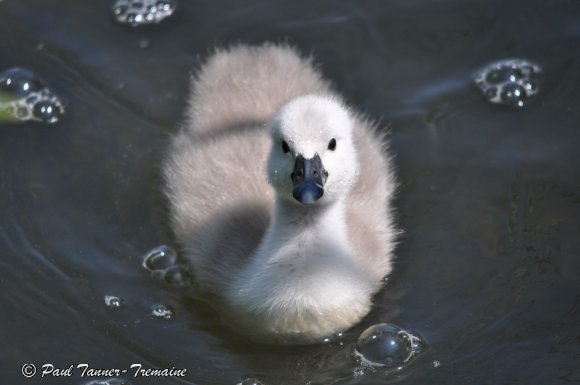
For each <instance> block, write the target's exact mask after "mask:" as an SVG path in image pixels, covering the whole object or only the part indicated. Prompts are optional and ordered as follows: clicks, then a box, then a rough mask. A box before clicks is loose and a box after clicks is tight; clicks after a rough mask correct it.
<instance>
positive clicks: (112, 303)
mask: <svg viewBox="0 0 580 385" xmlns="http://www.w3.org/2000/svg"><path fill="white" fill-rule="evenodd" d="M124 304H125V300H124V299H123V298H121V297H117V296H114V295H106V296H105V305H107V306H108V307H110V308H120V307H121V306H123V305H124Z"/></svg>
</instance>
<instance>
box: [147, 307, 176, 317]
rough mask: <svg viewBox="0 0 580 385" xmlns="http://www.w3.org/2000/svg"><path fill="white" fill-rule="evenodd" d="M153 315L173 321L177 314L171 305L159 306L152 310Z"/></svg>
mask: <svg viewBox="0 0 580 385" xmlns="http://www.w3.org/2000/svg"><path fill="white" fill-rule="evenodd" d="M151 315H153V316H154V317H157V318H163V319H172V318H173V317H174V316H175V312H174V311H173V309H172V308H171V306H169V305H164V304H157V305H154V306H153V307H152V308H151Z"/></svg>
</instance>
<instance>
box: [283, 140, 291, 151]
mask: <svg viewBox="0 0 580 385" xmlns="http://www.w3.org/2000/svg"><path fill="white" fill-rule="evenodd" d="M282 151H284V154H287V153H289V152H290V147H288V143H286V141H285V140H283V141H282Z"/></svg>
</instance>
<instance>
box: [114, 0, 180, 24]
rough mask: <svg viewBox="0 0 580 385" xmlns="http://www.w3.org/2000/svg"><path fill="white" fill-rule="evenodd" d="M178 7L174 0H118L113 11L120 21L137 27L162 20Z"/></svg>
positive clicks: (116, 18)
mask: <svg viewBox="0 0 580 385" xmlns="http://www.w3.org/2000/svg"><path fill="white" fill-rule="evenodd" d="M176 7H177V5H176V3H175V1H174V0H117V1H115V4H113V8H112V11H113V16H114V17H115V20H117V21H118V22H119V23H121V24H128V25H130V26H132V27H137V26H140V25H144V24H157V23H159V22H161V21H162V20H163V19H165V18H167V17H169V16H171V15H172V14H173V12H175V8H176Z"/></svg>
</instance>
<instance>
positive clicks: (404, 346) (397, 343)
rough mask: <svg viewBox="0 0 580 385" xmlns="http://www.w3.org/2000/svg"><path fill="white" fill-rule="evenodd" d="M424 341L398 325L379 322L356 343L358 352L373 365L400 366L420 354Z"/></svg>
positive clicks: (367, 330)
mask: <svg viewBox="0 0 580 385" xmlns="http://www.w3.org/2000/svg"><path fill="white" fill-rule="evenodd" d="M424 346H425V343H424V341H423V340H422V339H421V338H420V337H418V336H416V335H414V334H411V333H409V332H407V331H405V330H403V329H401V328H400V327H398V326H397V325H393V324H386V323H385V324H377V325H373V326H371V327H369V328H368V329H366V330H365V331H364V332H363V333H362V334H361V335H360V337H359V338H358V341H357V343H356V350H355V352H356V354H357V355H358V356H359V357H361V359H362V360H363V362H364V363H366V364H369V365H373V366H384V367H400V366H402V365H404V364H405V363H407V362H408V361H409V360H410V359H411V358H413V357H414V356H416V355H417V354H419V353H420V352H421V351H422V350H423V348H424Z"/></svg>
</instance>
